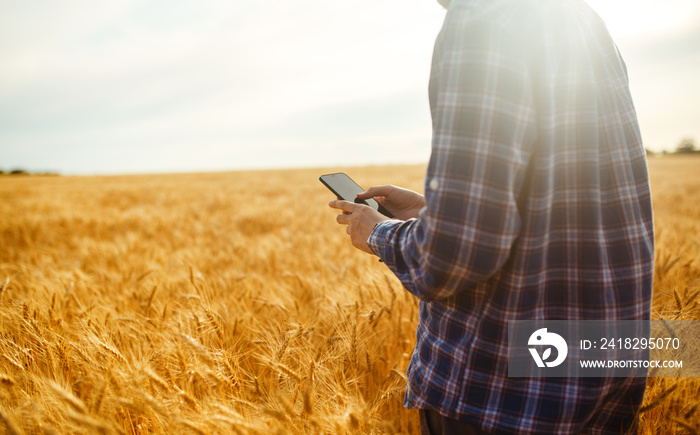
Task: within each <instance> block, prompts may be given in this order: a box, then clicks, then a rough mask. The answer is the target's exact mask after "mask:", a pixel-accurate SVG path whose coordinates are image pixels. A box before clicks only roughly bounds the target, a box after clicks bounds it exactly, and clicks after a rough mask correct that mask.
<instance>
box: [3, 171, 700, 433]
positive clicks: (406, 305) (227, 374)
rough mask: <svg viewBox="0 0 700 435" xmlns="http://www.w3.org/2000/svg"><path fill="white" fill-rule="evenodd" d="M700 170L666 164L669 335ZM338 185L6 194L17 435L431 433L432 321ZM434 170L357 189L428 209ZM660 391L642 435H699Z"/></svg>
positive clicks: (681, 309) (657, 301)
mask: <svg viewBox="0 0 700 435" xmlns="http://www.w3.org/2000/svg"><path fill="white" fill-rule="evenodd" d="M699 164H700V160H698V159H693V158H687V159H677V158H664V159H652V160H651V161H650V168H651V173H652V177H653V178H652V188H653V193H654V206H655V212H656V229H657V235H658V237H657V259H658V261H657V265H656V275H657V279H656V282H655V294H654V301H653V309H654V313H653V314H654V317H655V318H663V319H669V320H673V319H697V318H698V316H699V313H700V309H699V308H698V298H697V296H698V293H700V284H699V283H700V260H699V259H698V252H699V251H700V247H699V245H698V243H699V240H698V234H700V206H698V204H700V192H698V190H697V186H698V185H700V176H698V171H697V168H698V165H699ZM333 170H334V168H330V169H325V170H293V171H291V170H290V171H251V172H235V173H217V174H178V175H143V176H121V177H3V178H0V198H2V201H0V215H2V216H3V218H2V220H1V221H0V243H1V246H2V250H0V281H1V284H0V354H1V355H2V358H0V427H3V428H4V430H5V432H7V433H13V434H14V433H17V434H22V433H42V432H47V433H94V432H100V433H126V434H161V433H230V432H233V433H238V434H256V433H259V434H268V433H296V434H307V433H317V434H321V433H347V432H350V433H417V432H418V419H417V414H416V413H415V412H414V411H407V410H405V409H404V408H403V407H402V398H403V391H404V388H405V384H406V377H405V374H404V373H405V370H406V367H407V365H408V361H409V358H410V353H411V351H412V349H413V345H414V343H415V338H414V334H415V322H416V316H417V303H416V300H415V299H414V298H413V297H411V296H410V295H409V294H408V293H407V292H405V291H403V290H402V288H401V286H400V284H399V283H398V281H397V280H396V279H395V278H394V277H393V276H392V275H391V274H390V273H389V272H388V271H387V270H386V269H385V267H384V266H383V265H381V264H380V263H378V262H377V261H376V259H374V258H372V257H371V256H368V255H365V254H362V253H360V252H358V251H356V250H354V248H352V247H351V246H350V244H349V242H348V240H347V236H346V235H345V232H344V231H342V229H341V228H339V227H338V226H337V224H336V223H335V219H334V212H333V211H332V210H330V209H328V207H327V206H326V203H327V202H328V200H329V199H331V198H330V195H329V192H327V191H326V189H325V188H324V187H323V186H322V185H321V184H320V183H319V182H318V181H317V177H318V175H319V173H321V172H326V171H328V172H330V171H333ZM424 171H425V167H424V166H400V167H371V168H353V169H351V170H349V172H351V173H352V176H353V178H355V179H357V180H358V181H359V182H360V183H361V184H363V185H365V186H370V185H372V184H380V183H381V184H383V183H387V182H391V183H395V184H399V185H403V186H406V187H409V188H412V189H414V190H419V191H420V190H422V178H423V174H424ZM699 403H700V383H698V382H697V381H696V380H694V379H671V378H651V379H650V380H649V383H648V389H647V395H646V399H645V409H644V411H645V412H644V413H642V415H641V421H642V433H645V434H652V433H658V432H659V431H664V432H670V433H674V432H678V433H685V432H687V431H692V430H697V426H698V425H697V421H698V417H697V414H696V411H697V410H698V404H699Z"/></svg>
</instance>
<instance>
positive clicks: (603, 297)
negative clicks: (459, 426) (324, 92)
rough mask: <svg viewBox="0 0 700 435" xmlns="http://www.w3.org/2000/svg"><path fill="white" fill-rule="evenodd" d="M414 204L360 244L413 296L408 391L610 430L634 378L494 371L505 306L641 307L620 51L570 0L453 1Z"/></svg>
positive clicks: (519, 427) (642, 247) (565, 311)
mask: <svg viewBox="0 0 700 435" xmlns="http://www.w3.org/2000/svg"><path fill="white" fill-rule="evenodd" d="M430 105H431V113H432V119H433V140H432V155H431V159H430V164H429V166H428V171H427V176H426V179H425V198H426V203H427V205H426V207H425V208H423V210H422V211H421V213H420V217H419V218H417V219H410V220H407V221H398V220H390V221H386V222H383V223H380V224H379V225H377V226H376V227H375V229H374V230H373V232H372V234H371V236H370V238H369V240H368V242H369V245H370V247H371V249H372V250H373V251H374V252H375V253H376V254H377V255H378V256H379V257H380V258H381V259H382V260H383V261H384V263H386V265H387V266H388V267H389V268H390V269H391V270H392V271H393V272H394V273H395V274H396V276H397V277H398V278H399V279H400V280H401V282H402V283H403V285H404V286H405V287H406V289H407V290H408V291H409V292H411V293H412V294H414V295H415V296H416V297H418V298H419V299H420V310H419V323H418V328H417V344H416V348H415V351H414V353H413V357H412V359H411V363H410V366H409V369H408V379H409V382H408V386H407V392H406V397H405V405H406V406H407V407H409V408H429V409H434V410H437V411H439V412H440V413H441V414H443V415H444V416H446V417H450V418H454V419H459V420H463V421H466V422H471V423H472V424H474V425H477V426H480V427H482V428H483V429H485V430H492V431H493V430H495V431H505V432H518V433H526V432H537V433H562V432H567V433H579V432H582V431H585V432H587V433H602V432H605V431H606V430H610V431H612V432H616V433H620V430H621V429H622V428H624V427H630V426H632V427H634V425H635V424H636V417H635V413H636V410H637V408H638V406H639V404H640V403H641V400H642V398H643V393H644V384H645V379H644V378H611V379H600V378H509V377H508V375H507V363H508V362H507V322H508V321H509V320H527V319H533V320H535V319H546V320H569V319H571V320H574V319H577V320H578V319H581V320H595V319H610V320H612V319H626V320H633V319H648V318H649V313H650V301H651V291H652V275H653V256H654V246H653V226H652V210H651V199H650V191H649V182H648V174H647V167H646V158H645V152H644V149H643V146H642V141H641V137H640V132H639V128H638V124H637V119H636V114H635V110H634V107H633V104H632V99H631V96H630V92H629V86H628V80H627V72H626V69H625V65H624V62H623V61H622V59H621V58H620V55H619V53H618V51H617V49H616V47H615V44H614V43H613V41H612V40H611V38H610V36H609V34H608V32H607V30H606V28H605V25H604V24H603V23H602V21H601V20H600V18H599V17H598V16H597V15H596V14H595V13H594V12H593V11H592V10H591V9H590V8H589V7H588V6H587V5H585V4H584V3H583V2H582V1H579V0H532V1H526V0H453V1H452V3H451V5H450V6H449V9H448V12H447V15H446V17H445V22H444V25H443V28H442V31H441V32H440V34H439V36H438V38H437V41H436V45H435V51H434V57H433V63H432V70H431V77H430Z"/></svg>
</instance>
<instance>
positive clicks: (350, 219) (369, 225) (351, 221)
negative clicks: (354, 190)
mask: <svg viewBox="0 0 700 435" xmlns="http://www.w3.org/2000/svg"><path fill="white" fill-rule="evenodd" d="M328 205H329V206H330V207H331V208H334V209H337V210H341V211H342V212H343V213H342V214H339V215H338V217H337V218H336V220H337V221H338V223H339V224H341V225H347V226H348V227H347V230H346V231H347V233H348V235H349V236H350V241H351V242H352V245H353V246H354V247H356V248H357V249H359V250H360V251H364V252H366V253H368V254H373V255H374V253H373V252H372V250H371V249H370V248H369V245H367V239H368V238H369V235H370V234H372V230H373V229H374V226H375V225H377V224H378V223H379V222H382V221H385V220H388V219H389V218H388V217H386V216H384V215H383V214H381V213H379V212H378V211H376V210H375V209H373V208H372V207H370V206H367V205H364V204H355V203H354V202H350V201H340V200H338V201H331V202H330V203H328Z"/></svg>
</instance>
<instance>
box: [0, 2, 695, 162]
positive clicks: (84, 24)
mask: <svg viewBox="0 0 700 435" xmlns="http://www.w3.org/2000/svg"><path fill="white" fill-rule="evenodd" d="M589 4H590V5H591V6H592V7H593V8H594V9H595V10H596V11H597V12H598V13H599V14H600V15H601V16H602V17H603V19H604V20H605V21H606V23H607V25H608V28H609V29H610V32H611V34H612V35H613V38H614V39H615V41H616V42H617V44H618V46H619V48H620V51H621V53H622V55H623V57H624V58H625V61H626V62H627V67H628V71H629V75H630V88H631V90H632V96H633V98H634V101H635V105H636V108H637V112H638V116H639V121H640V126H641V129H642V136H643V138H644V140H645V144H646V147H647V148H649V149H651V150H655V151H660V150H662V149H668V150H672V149H674V148H675V146H676V145H677V144H678V143H679V142H680V141H681V140H682V139H683V138H686V137H691V138H695V139H696V140H698V141H700V2H699V1H698V0H655V1H651V0H589ZM444 15H445V12H444V10H443V8H442V7H441V6H440V5H439V4H438V3H437V1H435V0H354V1H340V0H294V1H290V0H267V1H264V2H262V1H247V2H243V1H241V0H207V1H204V2H203V1H195V0H169V1H165V0H120V1H118V2H95V1H94V0H63V1H60V2H57V1H55V0H32V1H26V0H0V170H5V171H8V170H13V169H18V168H21V169H24V170H29V171H32V172H39V171H51V172H58V173H61V174H69V175H72V174H76V175H88V174H130V173H157V172H200V171H225V170H238V169H261V168H287V167H332V166H355V165H371V164H403V163H424V162H426V161H427V159H428V157H429V153H430V135H431V122H430V112H429V107H428V91H427V85H428V77H429V74H430V59H431V56H432V49H433V44H434V42H435V37H436V36H437V33H438V32H439V30H440V27H441V25H442V20H443V19H444Z"/></svg>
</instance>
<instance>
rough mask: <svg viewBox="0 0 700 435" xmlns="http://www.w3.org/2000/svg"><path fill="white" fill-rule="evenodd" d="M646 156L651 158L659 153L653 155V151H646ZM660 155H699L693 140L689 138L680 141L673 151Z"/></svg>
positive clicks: (699, 150) (699, 151)
mask: <svg viewBox="0 0 700 435" xmlns="http://www.w3.org/2000/svg"><path fill="white" fill-rule="evenodd" d="M646 152H647V155H649V156H653V155H656V154H659V153H655V152H654V151H651V150H649V149H647V150H646ZM660 154H663V155H669V154H678V155H689V154H700V149H699V148H698V147H697V145H696V144H695V139H693V138H691V137H686V138H684V139H683V140H681V141H680V142H679V143H678V145H677V146H676V149H675V150H674V151H670V152H669V151H666V150H664V151H662V152H661V153H660Z"/></svg>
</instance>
